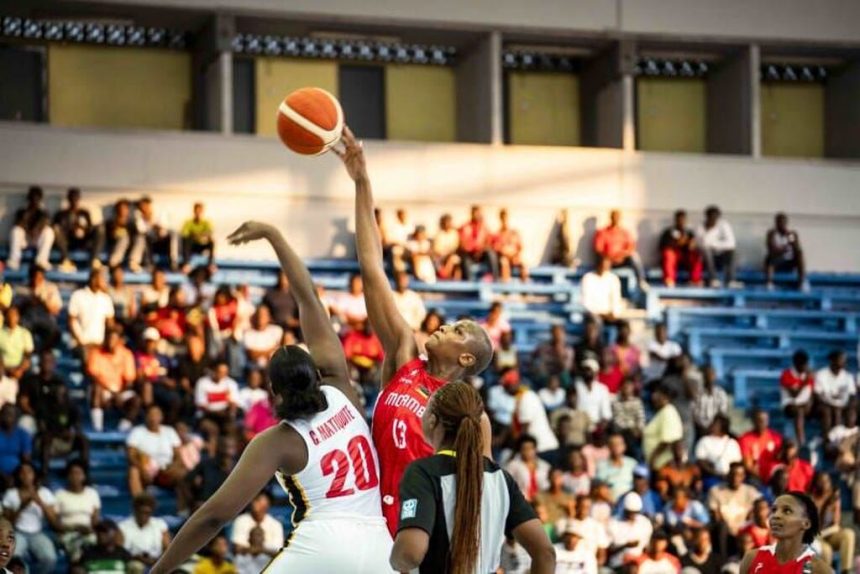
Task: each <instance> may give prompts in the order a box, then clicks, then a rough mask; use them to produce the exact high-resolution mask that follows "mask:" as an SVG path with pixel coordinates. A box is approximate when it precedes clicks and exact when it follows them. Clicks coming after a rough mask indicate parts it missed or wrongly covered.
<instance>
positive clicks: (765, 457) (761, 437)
mask: <svg viewBox="0 0 860 574" xmlns="http://www.w3.org/2000/svg"><path fill="white" fill-rule="evenodd" d="M752 420H753V428H752V430H750V431H748V432H745V433H744V434H742V435H741V436H740V438H739V439H738V444H739V445H740V447H741V454H742V455H743V457H744V461H743V462H744V468H746V471H747V475H748V476H752V477H757V479H758V480H760V481H761V484H767V481H768V479H769V478H770V475H771V471H772V470H773V467H774V466H776V465H777V459H778V457H779V451H780V450H781V449H782V435H781V434H779V433H778V432H776V431H775V430H773V429H772V428H770V415H768V413H767V411H766V410H764V409H761V408H756V409H754V410H753V412H752Z"/></svg>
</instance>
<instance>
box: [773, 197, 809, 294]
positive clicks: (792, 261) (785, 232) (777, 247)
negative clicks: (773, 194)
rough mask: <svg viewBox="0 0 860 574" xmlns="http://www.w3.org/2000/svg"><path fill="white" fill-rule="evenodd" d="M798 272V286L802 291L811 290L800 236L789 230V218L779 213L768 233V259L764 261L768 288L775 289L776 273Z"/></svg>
mask: <svg viewBox="0 0 860 574" xmlns="http://www.w3.org/2000/svg"><path fill="white" fill-rule="evenodd" d="M794 270H797V284H798V286H799V287H800V288H801V289H809V284H808V283H807V282H806V264H805V262H804V260H803V249H802V248H801V247H800V236H799V235H798V234H797V232H796V231H794V230H793V229H789V228H788V216H787V215H786V214H784V213H777V214H776V217H775V218H774V227H773V229H771V230H770V231H768V232H767V257H766V258H765V261H764V271H765V275H766V277H767V286H768V288H773V274H774V272H778V273H782V272H789V271H794Z"/></svg>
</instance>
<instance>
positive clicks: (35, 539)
mask: <svg viewBox="0 0 860 574" xmlns="http://www.w3.org/2000/svg"><path fill="white" fill-rule="evenodd" d="M2 504H3V513H4V515H5V517H6V519H7V520H8V521H9V522H11V523H12V524H14V525H15V539H16V543H17V548H16V554H17V555H18V556H20V557H21V558H24V559H25V560H26V561H27V566H28V571H29V572H32V573H33V574H51V573H53V572H55V571H56V570H55V567H56V564H57V549H56V548H55V547H54V541H53V540H51V538H50V536H49V535H48V529H47V528H46V527H47V526H50V527H52V528H55V529H56V528H57V527H58V526H59V522H58V520H57V501H56V499H55V498H54V494H53V493H52V492H51V491H50V490H48V488H47V487H45V486H43V485H42V484H41V481H40V480H39V476H38V475H37V474H36V469H35V468H34V467H33V465H32V464H31V463H29V462H24V463H22V464H21V465H20V466H19V467H18V468H17V469H16V470H15V487H14V488H10V489H9V490H7V491H6V493H5V494H4V495H3V502H2Z"/></svg>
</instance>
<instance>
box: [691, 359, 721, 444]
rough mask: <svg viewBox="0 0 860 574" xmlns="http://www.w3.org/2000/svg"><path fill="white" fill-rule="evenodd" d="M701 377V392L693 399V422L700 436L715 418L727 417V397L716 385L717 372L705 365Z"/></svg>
mask: <svg viewBox="0 0 860 574" xmlns="http://www.w3.org/2000/svg"><path fill="white" fill-rule="evenodd" d="M702 376H703V378H702V383H703V385H702V390H701V391H699V393H698V394H697V395H696V397H695V399H693V420H694V421H695V422H696V428H697V430H698V431H699V434H700V435H701V434H702V433H703V432H704V429H707V428H708V427H710V426H711V423H713V422H714V419H715V418H716V417H718V416H724V417H727V416H729V395H728V394H727V393H726V391H725V390H723V387H721V386H720V385H718V384H717V371H716V370H715V369H714V368H713V367H712V366H710V365H707V366H705V367H704V368H702Z"/></svg>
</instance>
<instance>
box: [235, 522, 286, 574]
mask: <svg viewBox="0 0 860 574" xmlns="http://www.w3.org/2000/svg"><path fill="white" fill-rule="evenodd" d="M244 544H245V545H247V546H246V547H247V551H246V552H241V553H240V552H239V547H238V546H234V547H233V551H234V553H235V555H236V570H237V571H238V573H239V574H258V572H262V571H263V570H265V569H266V566H267V565H268V564H269V562H271V561H272V558H274V557H275V556H276V555H277V554H278V552H277V551H271V550H267V549H266V546H265V544H266V533H265V532H263V529H262V528H260V527H259V526H255V527H254V528H252V529H251V532H250V533H249V534H248V540H246V541H245V543H244Z"/></svg>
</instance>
